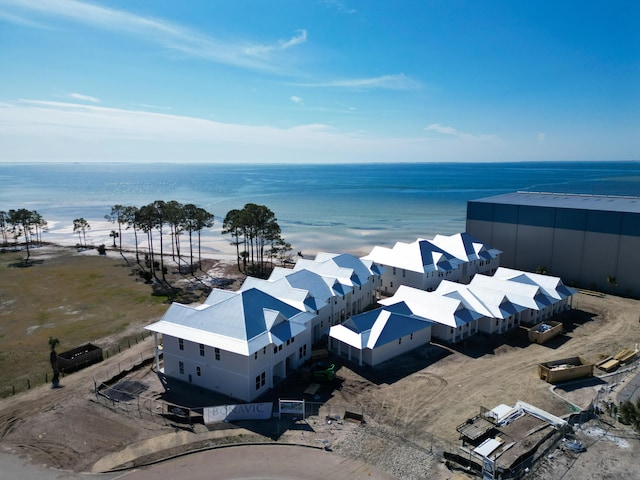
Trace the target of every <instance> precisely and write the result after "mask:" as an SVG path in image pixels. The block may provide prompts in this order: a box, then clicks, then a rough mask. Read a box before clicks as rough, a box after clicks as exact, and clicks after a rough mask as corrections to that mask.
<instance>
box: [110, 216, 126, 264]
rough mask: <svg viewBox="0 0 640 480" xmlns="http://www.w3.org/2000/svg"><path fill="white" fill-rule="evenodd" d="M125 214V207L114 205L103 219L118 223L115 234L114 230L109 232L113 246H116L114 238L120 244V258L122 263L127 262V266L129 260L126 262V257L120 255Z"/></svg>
mask: <svg viewBox="0 0 640 480" xmlns="http://www.w3.org/2000/svg"><path fill="white" fill-rule="evenodd" d="M125 214H126V210H125V207H123V206H122V205H114V206H113V207H111V213H110V214H108V215H105V216H104V218H105V219H107V220H109V221H110V222H112V223H116V222H117V223H118V231H117V232H116V231H115V230H114V231H112V232H111V236H112V237H113V246H114V247H115V246H116V238H118V239H119V243H120V256H121V257H122V258H124V261H125V262H127V265H129V260H127V257H126V256H125V255H124V254H123V253H122V224H123V223H126V222H127V218H126V215H125Z"/></svg>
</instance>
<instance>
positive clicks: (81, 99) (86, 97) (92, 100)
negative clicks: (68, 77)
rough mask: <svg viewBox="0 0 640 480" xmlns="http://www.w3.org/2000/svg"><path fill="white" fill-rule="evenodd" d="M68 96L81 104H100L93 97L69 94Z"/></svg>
mask: <svg viewBox="0 0 640 480" xmlns="http://www.w3.org/2000/svg"><path fill="white" fill-rule="evenodd" d="M69 96H70V97H71V98H73V99H75V100H80V101H82V102H91V103H100V100H98V99H97V98H95V97H90V96H89V95H82V94H81V93H70V94H69Z"/></svg>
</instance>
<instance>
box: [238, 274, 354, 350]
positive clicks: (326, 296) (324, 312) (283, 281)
mask: <svg viewBox="0 0 640 480" xmlns="http://www.w3.org/2000/svg"><path fill="white" fill-rule="evenodd" d="M336 283H337V285H336V287H337V288H336V289H334V288H332V286H334V284H336ZM250 288H257V289H259V290H262V291H263V292H266V293H268V294H270V295H272V296H274V297H275V298H279V299H280V300H282V301H283V302H285V303H288V304H289V305H291V306H293V307H295V308H298V309H299V310H304V311H307V312H309V313H312V314H313V315H314V317H313V319H312V323H311V328H312V342H313V343H316V342H318V341H319V340H320V339H321V338H322V337H323V336H324V335H327V334H328V333H329V327H330V326H331V325H332V323H331V322H332V319H333V318H334V316H335V317H336V318H340V316H339V312H340V310H344V309H345V306H344V304H343V302H341V303H340V305H338V304H337V302H335V301H334V298H342V296H343V295H344V291H345V286H344V285H341V284H339V282H337V280H336V279H333V278H329V277H322V276H321V275H318V274H317V273H313V272H310V271H309V270H297V271H293V270H291V269H290V268H282V267H277V268H275V269H274V270H273V272H272V273H271V276H270V277H269V279H268V280H263V279H259V278H254V277H247V278H246V279H245V281H244V283H243V284H242V287H240V291H244V290H248V289H250ZM344 303H346V301H345V302H344ZM334 312H335V313H336V314H335V315H334Z"/></svg>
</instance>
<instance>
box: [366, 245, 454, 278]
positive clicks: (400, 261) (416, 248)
mask: <svg viewBox="0 0 640 480" xmlns="http://www.w3.org/2000/svg"><path fill="white" fill-rule="evenodd" d="M362 260H369V261H372V262H375V263H379V264H381V265H386V266H390V267H396V268H402V269H405V270H409V271H412V272H419V273H427V272H433V271H445V272H446V271H451V270H455V269H457V268H458V267H459V266H460V264H462V263H464V262H463V261H462V260H460V259H458V258H456V257H454V256H453V255H451V254H450V253H448V252H446V251H444V250H443V249H441V248H440V247H438V246H437V245H434V244H433V243H431V242H430V241H428V240H426V239H424V238H419V239H418V240H416V241H415V242H412V243H403V242H397V243H396V244H395V245H394V246H393V248H386V247H379V246H376V247H373V249H372V250H371V252H370V253H369V255H365V256H364V257H362Z"/></svg>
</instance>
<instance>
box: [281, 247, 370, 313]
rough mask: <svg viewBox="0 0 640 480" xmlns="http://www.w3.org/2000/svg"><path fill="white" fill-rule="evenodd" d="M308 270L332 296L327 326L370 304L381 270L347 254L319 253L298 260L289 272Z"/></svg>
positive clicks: (360, 310)
mask: <svg viewBox="0 0 640 480" xmlns="http://www.w3.org/2000/svg"><path fill="white" fill-rule="evenodd" d="M300 270H308V271H310V272H313V273H316V274H318V275H320V276H321V277H323V278H325V279H326V281H327V283H328V284H329V286H330V287H331V289H332V290H333V291H334V292H335V293H336V294H335V295H334V297H333V299H332V300H333V317H332V318H331V325H336V324H338V323H342V322H344V321H345V320H346V319H347V318H349V317H350V316H352V315H355V314H357V313H360V312H362V310H364V309H365V308H367V307H369V306H371V305H374V304H375V302H376V292H377V290H378V289H379V288H380V285H381V271H382V270H381V269H380V267H379V266H378V265H376V264H375V263H374V262H372V261H367V260H364V259H360V258H358V257H355V256H353V255H349V254H347V253H341V254H337V253H326V252H320V253H318V254H317V255H316V258H315V259H314V260H309V259H304V258H303V259H300V260H298V261H297V262H296V264H295V266H294V268H293V271H294V272H298V271H300Z"/></svg>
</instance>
